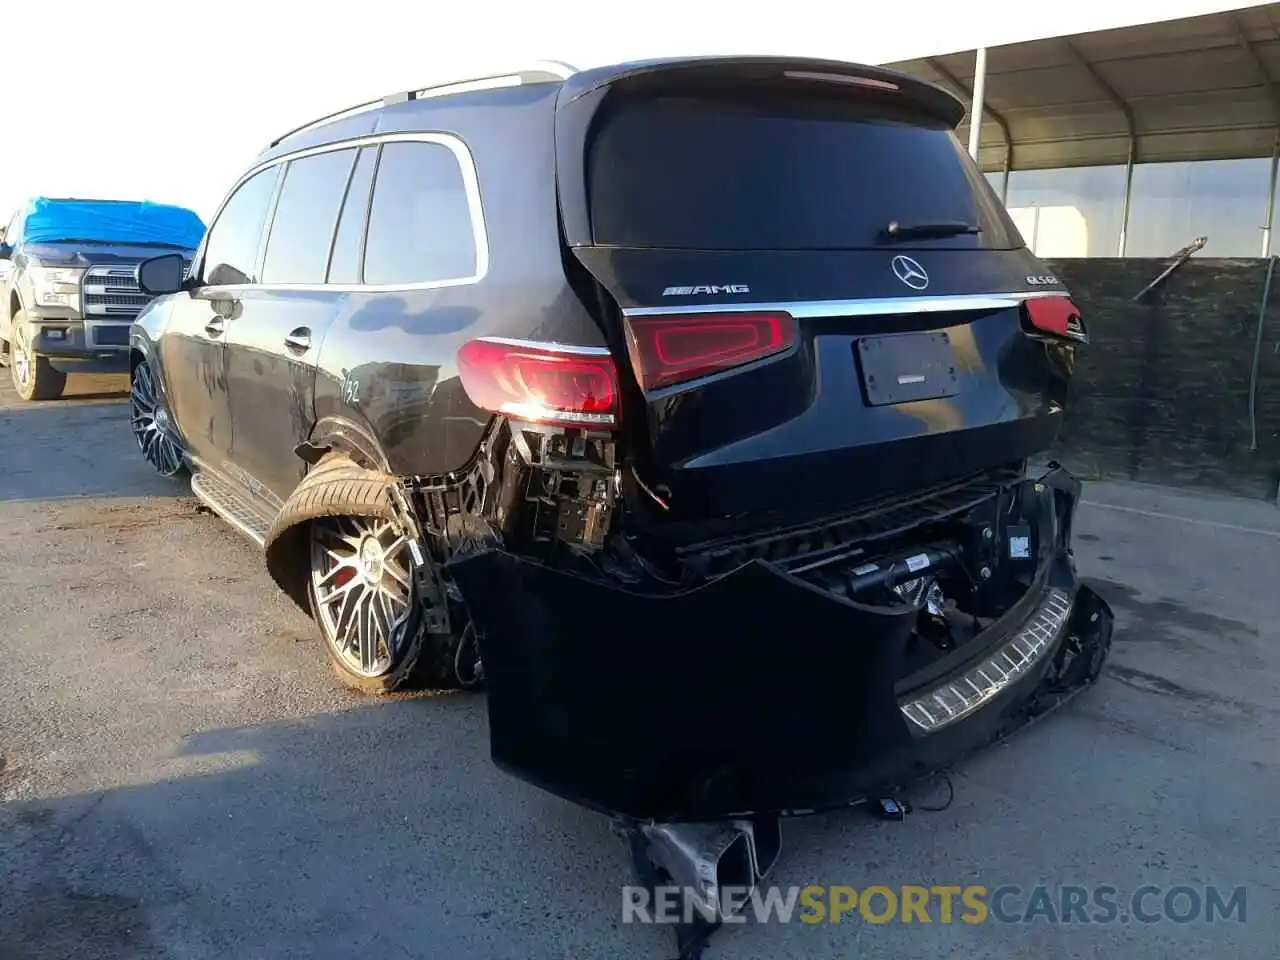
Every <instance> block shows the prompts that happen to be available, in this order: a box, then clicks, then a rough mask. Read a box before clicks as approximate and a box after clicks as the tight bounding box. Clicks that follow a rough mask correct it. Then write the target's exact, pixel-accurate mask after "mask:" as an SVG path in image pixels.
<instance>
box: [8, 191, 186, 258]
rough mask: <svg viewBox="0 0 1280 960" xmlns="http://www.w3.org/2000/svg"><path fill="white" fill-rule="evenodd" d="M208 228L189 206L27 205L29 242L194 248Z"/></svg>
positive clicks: (43, 200)
mask: <svg viewBox="0 0 1280 960" xmlns="http://www.w3.org/2000/svg"><path fill="white" fill-rule="evenodd" d="M203 236H204V223H203V222H202V221H201V220H200V218H199V217H198V216H196V214H195V213H194V212H193V211H191V210H188V209H187V208H186V207H173V206H169V205H168V204H164V203H148V202H146V201H145V200H57V199H51V198H49V197H36V198H35V199H34V200H31V201H30V202H29V203H28V204H27V211H26V218H25V220H24V223H23V227H22V240H23V242H24V243H57V242H58V241H71V240H88V241H96V242H99V243H148V244H167V245H171V246H175V247H185V248H189V249H194V248H195V247H197V246H199V245H200V240H201V238H202V237H203Z"/></svg>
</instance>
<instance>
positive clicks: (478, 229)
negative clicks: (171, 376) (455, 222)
mask: <svg viewBox="0 0 1280 960" xmlns="http://www.w3.org/2000/svg"><path fill="white" fill-rule="evenodd" d="M406 142H408V143H434V144H436V145H437V146H441V147H445V148H446V149H448V150H449V151H450V152H451V153H452V154H453V157H454V159H455V160H456V161H457V163H458V168H459V170H460V171H461V173H462V188H463V192H464V193H465V194H466V197H467V210H468V212H469V213H470V214H471V239H472V243H473V245H474V246H475V251H476V269H475V273H474V274H472V275H471V276H469V277H457V278H450V279H447V280H422V281H418V282H415V283H235V284H223V285H221V286H213V285H206V286H201V287H196V288H195V290H198V291H200V292H201V296H202V297H204V298H212V297H214V296H215V295H216V294H219V293H224V292H227V293H231V292H235V291H243V290H284V291H289V290H296V291H302V292H323V293H329V292H337V293H383V292H386V293H392V292H396V291H401V290H439V289H442V288H446V287H465V286H470V285H472V284H476V283H479V282H480V281H481V280H483V279H484V278H485V276H487V275H488V273H489V233H488V226H487V224H486V223H485V219H484V207H483V205H482V203H481V200H480V175H479V173H478V172H477V170H476V162H475V158H474V157H473V156H472V154H471V150H470V148H468V147H467V145H466V143H464V142H463V141H462V138H460V137H458V136H455V135H454V134H451V133H413V132H408V133H406V132H397V133H377V134H371V135H369V136H364V137H354V138H352V139H348V140H340V141H337V142H334V143H326V144H323V145H321V146H318V147H307V148H305V149H302V150H294V151H292V152H291V153H284V154H281V155H280V156H278V157H273V158H272V159H270V160H265V161H263V162H262V163H259V164H255V165H254V166H252V167H250V168H249V169H248V170H247V171H246V172H245V173H244V174H243V175H242V176H241V177H240V179H238V180H237V181H236V182H235V185H234V186H232V188H231V189H230V190H228V191H227V195H226V197H224V198H223V201H222V203H221V204H220V205H219V206H218V212H217V213H216V214H215V215H214V218H213V220H212V221H211V222H210V225H209V229H208V231H206V233H205V239H204V240H202V241H201V243H200V250H199V252H198V254H197V259H198V262H199V264H200V270H201V271H203V270H204V254H205V246H206V244H207V242H208V236H209V234H211V233H212V232H213V230H214V228H216V227H217V225H218V220H219V218H221V216H222V211H223V208H225V207H226V205H227V202H228V201H230V199H231V198H232V197H234V196H235V194H236V191H238V190H239V189H240V187H241V186H243V185H244V184H245V182H246V181H248V180H249V179H250V178H251V177H253V176H256V175H257V174H259V173H261V172H262V171H264V170H267V169H270V168H271V167H278V166H280V165H282V164H286V163H289V162H291V161H293V160H301V159H303V158H305V157H311V156H315V155H316V154H321V153H334V152H336V151H339V150H350V149H353V148H354V149H357V150H358V149H359V148H360V147H368V146H381V145H382V144H384V143H406ZM282 182H283V181H282V180H280V181H277V183H276V197H273V200H272V209H271V212H270V218H269V219H268V222H267V223H266V224H265V225H264V228H263V229H264V233H263V243H262V249H261V250H260V251H259V261H261V260H262V259H263V258H264V257H265V256H266V242H265V241H266V239H267V238H269V237H270V233H271V229H272V227H273V226H274V223H273V222H272V221H274V218H275V200H276V199H277V198H278V195H279V192H280V188H281V185H282ZM373 187H374V191H376V189H377V178H376V173H375V179H374V184H373ZM372 195H373V192H372V191H371V193H370V196H372ZM334 229H335V230H336V229H337V225H336V224H335V226H334ZM367 229H368V224H367V223H366V240H367ZM192 292H193V293H194V292H195V291H192Z"/></svg>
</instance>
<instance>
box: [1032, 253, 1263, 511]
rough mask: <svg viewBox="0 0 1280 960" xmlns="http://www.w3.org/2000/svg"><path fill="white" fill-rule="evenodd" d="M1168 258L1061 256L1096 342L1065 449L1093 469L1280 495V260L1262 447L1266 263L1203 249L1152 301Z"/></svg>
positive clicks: (1063, 453)
mask: <svg viewBox="0 0 1280 960" xmlns="http://www.w3.org/2000/svg"><path fill="white" fill-rule="evenodd" d="M1167 263H1168V261H1165V260H1146V259H1097V260H1058V261H1050V265H1051V266H1052V268H1053V270H1054V271H1055V272H1056V273H1057V274H1058V276H1060V277H1061V278H1062V279H1063V280H1064V281H1065V282H1066V283H1067V285H1068V286H1069V288H1070V290H1071V292H1072V295H1073V296H1074V297H1075V299H1076V302H1077V303H1078V304H1079V305H1080V307H1081V309H1082V312H1083V314H1084V317H1085V321H1086V323H1087V324H1088V329H1089V333H1090V336H1091V338H1092V343H1091V344H1090V345H1089V346H1088V347H1086V348H1084V349H1083V350H1082V351H1080V353H1079V361H1078V363H1079V365H1078V367H1077V371H1076V377H1075V379H1074V381H1073V385H1072V397H1071V403H1070V406H1069V408H1068V411H1067V416H1066V417H1065V422H1064V424H1063V428H1062V432H1061V434H1060V436H1059V441H1058V446H1057V449H1056V450H1055V451H1054V455H1055V456H1056V457H1057V458H1058V459H1059V460H1061V461H1062V462H1063V463H1064V464H1066V465H1067V466H1068V467H1070V468H1072V469H1074V470H1077V471H1079V472H1081V473H1082V474H1084V475H1086V476H1092V477H1098V478H1103V479H1127V480H1138V481H1143V482H1149V483H1161V484H1168V485H1171V486H1177V487H1184V488H1192V489H1204V490H1212V491H1220V492H1223V493H1229V494H1235V495H1239V496H1246V497H1257V498H1265V499H1274V498H1275V497H1276V492H1277V484H1278V483H1280V264H1277V268H1276V271H1275V276H1274V277H1273V279H1272V285H1271V293H1270V297H1269V300H1270V303H1269V306H1268V308H1267V310H1266V314H1265V318H1264V321H1263V337H1262V349H1261V353H1260V355H1259V366H1258V371H1259V376H1258V388H1257V406H1256V417H1257V450H1256V451H1251V450H1250V449H1249V446H1250V429H1249V373H1250V367H1251V364H1252V362H1253V355H1254V344H1255V341H1256V337H1257V325H1258V313H1259V307H1260V304H1261V301H1262V293H1263V286H1264V283H1265V280H1266V273H1267V261H1266V260H1215V259H1201V258H1196V259H1194V260H1192V261H1190V262H1188V263H1186V264H1184V265H1183V266H1182V267H1181V268H1179V269H1178V270H1177V271H1176V272H1175V273H1174V274H1173V275H1172V276H1171V277H1170V278H1169V279H1168V280H1166V281H1165V283H1164V284H1163V285H1162V288H1161V289H1160V290H1159V291H1158V292H1156V293H1154V294H1152V295H1148V298H1147V299H1146V301H1145V302H1143V303H1134V302H1133V300H1132V298H1133V296H1134V294H1136V293H1137V292H1138V291H1139V290H1141V289H1142V288H1143V287H1144V286H1145V285H1146V284H1147V283H1148V282H1150V281H1151V280H1152V279H1153V278H1154V277H1156V276H1157V275H1158V274H1159V273H1160V272H1161V271H1162V270H1163V269H1164V268H1165V266H1166V265H1167Z"/></svg>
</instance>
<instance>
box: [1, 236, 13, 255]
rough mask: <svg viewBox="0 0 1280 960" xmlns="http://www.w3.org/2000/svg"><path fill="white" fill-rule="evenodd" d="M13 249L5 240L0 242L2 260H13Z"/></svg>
mask: <svg viewBox="0 0 1280 960" xmlns="http://www.w3.org/2000/svg"><path fill="white" fill-rule="evenodd" d="M12 259H13V247H11V246H9V245H8V244H7V243H5V242H4V241H3V240H0V260H12Z"/></svg>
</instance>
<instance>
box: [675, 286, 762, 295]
mask: <svg viewBox="0 0 1280 960" xmlns="http://www.w3.org/2000/svg"><path fill="white" fill-rule="evenodd" d="M750 292H751V288H750V287H749V286H747V285H746V284H745V283H726V284H723V285H721V286H702V287H667V289H665V290H663V291H662V295H663V296H664V297H694V296H697V295H698V294H700V293H706V294H716V293H750Z"/></svg>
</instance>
